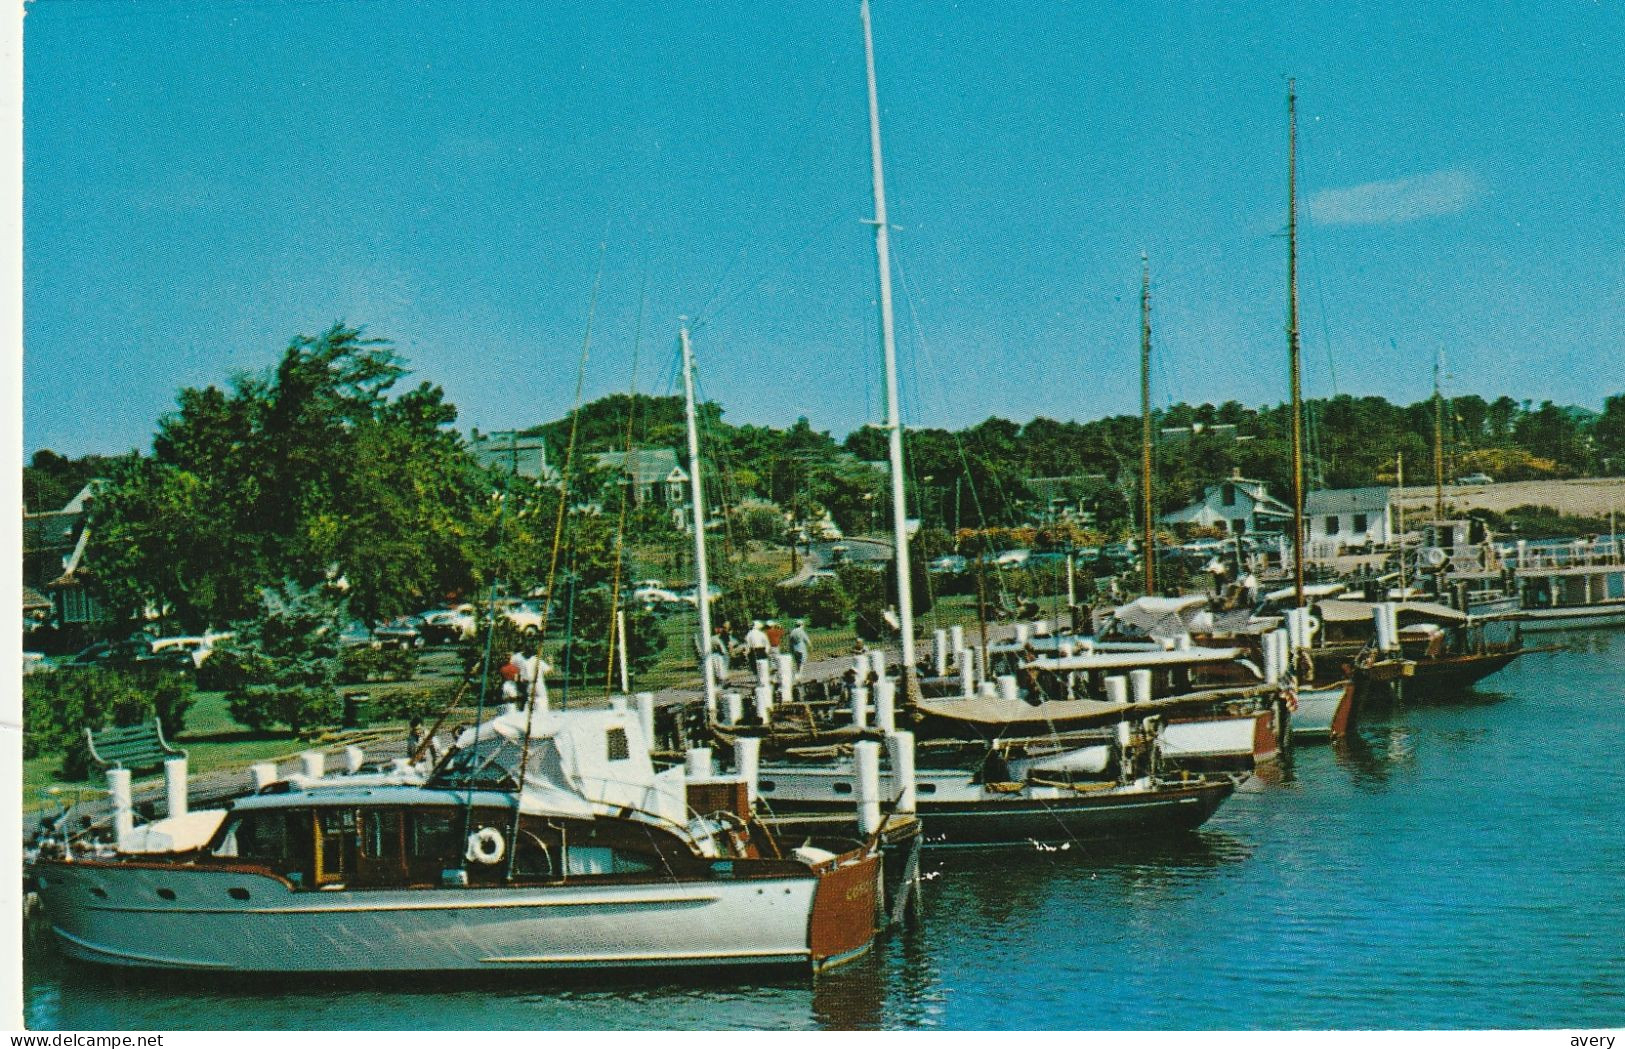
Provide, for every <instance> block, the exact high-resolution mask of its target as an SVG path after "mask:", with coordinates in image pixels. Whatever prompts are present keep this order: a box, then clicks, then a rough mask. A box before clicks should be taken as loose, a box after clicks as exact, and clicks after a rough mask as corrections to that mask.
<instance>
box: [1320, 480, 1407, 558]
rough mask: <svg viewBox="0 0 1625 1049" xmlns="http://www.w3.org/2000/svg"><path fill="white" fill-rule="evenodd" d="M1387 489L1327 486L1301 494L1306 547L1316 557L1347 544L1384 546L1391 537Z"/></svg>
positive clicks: (1344, 547) (1391, 508) (1378, 487)
mask: <svg viewBox="0 0 1625 1049" xmlns="http://www.w3.org/2000/svg"><path fill="white" fill-rule="evenodd" d="M1391 491H1392V490H1391V489H1388V488H1384V487H1380V486H1377V487H1370V488H1330V489H1327V490H1325V491H1320V492H1310V493H1308V494H1307V495H1306V496H1304V500H1303V515H1304V518H1305V519H1306V521H1307V523H1308V525H1309V549H1310V551H1311V552H1312V553H1313V554H1314V556H1317V557H1328V556H1332V555H1335V554H1339V553H1342V552H1343V551H1345V550H1347V549H1349V548H1351V547H1356V548H1359V547H1371V546H1384V545H1387V543H1388V542H1389V541H1390V540H1391V539H1393V535H1394V531H1393V502H1392V499H1391V498H1390V493H1391Z"/></svg>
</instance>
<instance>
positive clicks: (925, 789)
mask: <svg viewBox="0 0 1625 1049" xmlns="http://www.w3.org/2000/svg"><path fill="white" fill-rule="evenodd" d="M914 789H915V790H917V791H919V792H920V793H921V794H935V793H936V792H937V785H936V784H935V783H917V784H915V785H914Z"/></svg>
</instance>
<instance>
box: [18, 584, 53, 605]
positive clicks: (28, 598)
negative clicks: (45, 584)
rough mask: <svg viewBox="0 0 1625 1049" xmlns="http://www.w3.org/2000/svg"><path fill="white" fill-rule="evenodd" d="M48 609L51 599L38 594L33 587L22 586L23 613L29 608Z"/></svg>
mask: <svg viewBox="0 0 1625 1049" xmlns="http://www.w3.org/2000/svg"><path fill="white" fill-rule="evenodd" d="M50 607H51V599H50V598H48V597H46V596H45V595H44V594H42V593H40V592H39V591H38V590H35V589H34V588H33V587H31V586H28V585H26V584H24V586H23V611H25V612H26V611H28V610H29V609H30V608H50Z"/></svg>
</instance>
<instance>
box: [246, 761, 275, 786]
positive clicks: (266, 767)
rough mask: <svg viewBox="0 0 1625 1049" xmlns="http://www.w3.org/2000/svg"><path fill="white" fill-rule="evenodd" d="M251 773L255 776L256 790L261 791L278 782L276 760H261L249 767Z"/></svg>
mask: <svg viewBox="0 0 1625 1049" xmlns="http://www.w3.org/2000/svg"><path fill="white" fill-rule="evenodd" d="M248 771H249V774H250V775H252V776H253V777H254V790H255V792H256V793H257V792H259V791H261V790H264V789H265V788H266V787H269V786H270V785H271V784H273V783H275V782H276V762H274V761H261V762H257V763H255V764H253V765H250V766H249V767H248Z"/></svg>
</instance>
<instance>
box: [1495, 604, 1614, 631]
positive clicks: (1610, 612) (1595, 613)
mask: <svg viewBox="0 0 1625 1049" xmlns="http://www.w3.org/2000/svg"><path fill="white" fill-rule="evenodd" d="M1514 618H1515V619H1516V620H1517V623H1518V626H1519V628H1521V629H1522V630H1523V631H1524V632H1525V633H1528V632H1529V631H1541V630H1584V629H1586V628H1588V627H1612V626H1625V602H1620V603H1618V604H1606V605H1581V606H1577V607H1574V608H1532V609H1525V610H1524V611H1522V612H1520V613H1518V615H1517V616H1516V617H1514Z"/></svg>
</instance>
